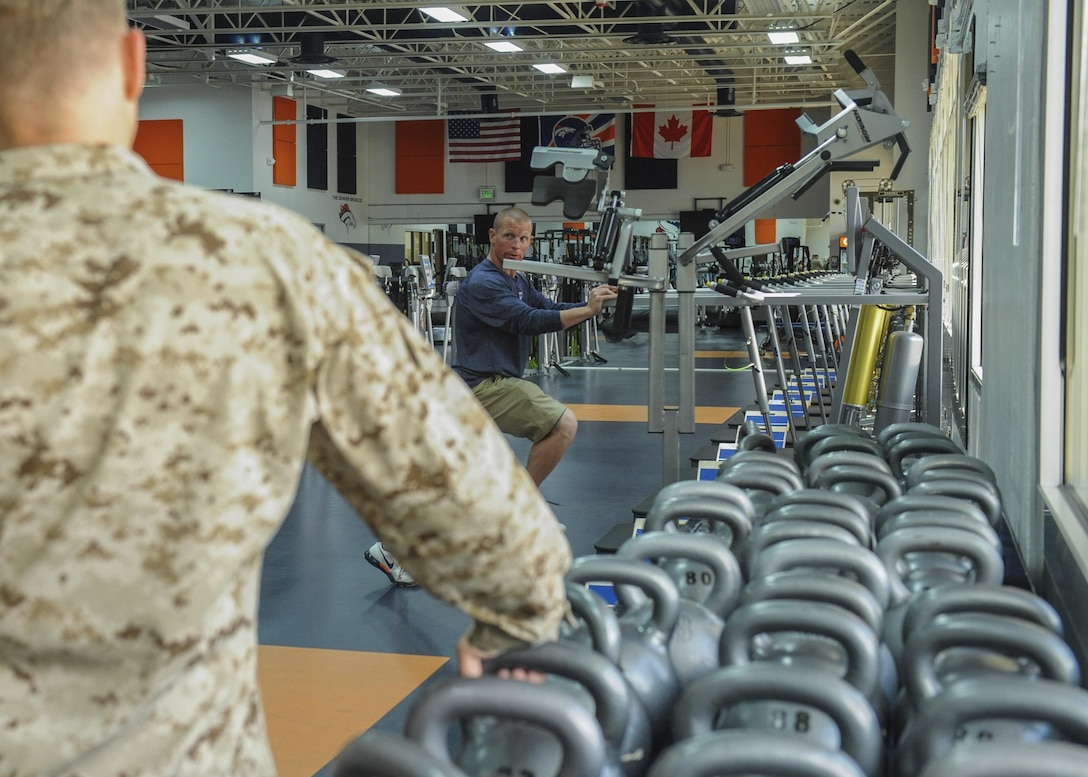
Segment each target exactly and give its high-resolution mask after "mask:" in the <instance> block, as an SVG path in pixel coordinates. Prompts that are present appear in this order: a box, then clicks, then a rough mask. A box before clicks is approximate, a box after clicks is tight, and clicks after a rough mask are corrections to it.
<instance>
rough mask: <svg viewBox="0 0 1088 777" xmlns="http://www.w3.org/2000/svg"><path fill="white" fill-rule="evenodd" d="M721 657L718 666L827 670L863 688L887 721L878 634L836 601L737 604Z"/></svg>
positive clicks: (886, 705) (771, 601)
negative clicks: (768, 665) (764, 665)
mask: <svg viewBox="0 0 1088 777" xmlns="http://www.w3.org/2000/svg"><path fill="white" fill-rule="evenodd" d="M719 659H720V661H721V664H722V666H744V665H747V664H751V663H756V662H766V663H776V664H781V665H783V666H803V667H808V668H811V669H818V670H820V671H825V672H828V673H830V674H833V675H835V676H836V677H841V678H843V679H844V680H846V681H847V682H848V683H850V684H851V685H852V686H854V687H855V688H857V689H858V690H859V691H861V692H862V693H863V694H864V695H865V698H867V699H869V701H870V703H871V704H872V705H873V709H874V710H875V711H876V712H877V715H878V717H879V719H880V720H881V721H885V720H887V719H888V711H889V709H890V702H889V700H888V698H887V697H886V696H885V694H884V689H883V688H882V687H881V685H880V679H881V678H880V672H881V664H880V642H879V637H878V635H877V632H875V631H873V629H871V628H870V627H869V624H867V623H866V622H865V621H864V620H862V619H861V618H860V617H858V616H857V615H855V614H854V613H853V612H851V611H849V610H847V609H845V608H843V607H839V606H838V605H834V604H829V603H827V602H819V601H812V600H801V599H768V600H764V601H761V602H753V603H751V604H746V605H744V606H743V607H738V608H737V609H736V610H734V611H733V614H732V615H730V616H729V620H728V621H727V623H726V625H725V628H723V629H722V637H721V643H720V652H719Z"/></svg>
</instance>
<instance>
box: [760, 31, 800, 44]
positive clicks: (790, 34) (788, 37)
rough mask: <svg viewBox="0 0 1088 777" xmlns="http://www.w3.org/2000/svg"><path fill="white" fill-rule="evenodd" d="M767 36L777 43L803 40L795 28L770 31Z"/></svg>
mask: <svg viewBox="0 0 1088 777" xmlns="http://www.w3.org/2000/svg"><path fill="white" fill-rule="evenodd" d="M767 37H768V38H769V39H770V41H771V43H776V44H781V43H797V42H798V41H800V40H801V38H800V37H798V35H797V33H796V32H794V31H793V30H781V31H779V32H768V33H767Z"/></svg>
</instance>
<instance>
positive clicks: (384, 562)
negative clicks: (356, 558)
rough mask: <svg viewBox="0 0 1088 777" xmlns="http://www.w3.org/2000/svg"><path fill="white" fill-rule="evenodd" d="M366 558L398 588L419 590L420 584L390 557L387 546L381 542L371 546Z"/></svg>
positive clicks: (364, 554)
mask: <svg viewBox="0 0 1088 777" xmlns="http://www.w3.org/2000/svg"><path fill="white" fill-rule="evenodd" d="M363 558H365V559H366V560H367V561H368V562H369V563H370V565H371V566H373V567H376V568H377V569H380V570H381V571H382V572H384V573H385V576H386V577H388V578H389V582H390V583H392V584H393V585H395V586H397V587H398V588H418V587H419V583H417V582H416V581H415V579H414V578H413V577H412V576H411V575H409V574H408V573H407V572H405V571H404V567H402V566H401V565H400V564H398V563H397V560H396V559H395V558H393V557H392V556H390V555H389V553H388V551H386V549H385V546H383V545H382V544H381V543H380V542H375V543H374V544H373V545H371V546H370V547H369V548H368V549H367V550H366V552H365V553H363Z"/></svg>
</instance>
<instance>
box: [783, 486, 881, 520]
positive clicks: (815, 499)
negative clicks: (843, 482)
mask: <svg viewBox="0 0 1088 777" xmlns="http://www.w3.org/2000/svg"><path fill="white" fill-rule="evenodd" d="M792 504H806V505H831V506H832V507H842V508H845V509H848V510H853V511H854V512H855V513H857V514H858V517H859V518H860V519H861V520H862V521H864V522H866V523H868V524H869V525H870V526H871V525H872V523H873V515H874V514H875V513H874V510H873V509H872V507H873V505H872V503H871V502H869V501H867V500H865V499H861V498H860V497H857V496H854V495H852V494H841V493H836V494H833V493H831V492H830V491H824V490H822V489H819V488H803V489H801V490H800V491H794V492H792V493H789V494H782V496H779V497H775V498H774V499H772V500H771V503H770V504H769V505H768V506H767V509H768V511H769V512H773V511H774V510H777V509H778V508H780V507H784V506H786V505H792Z"/></svg>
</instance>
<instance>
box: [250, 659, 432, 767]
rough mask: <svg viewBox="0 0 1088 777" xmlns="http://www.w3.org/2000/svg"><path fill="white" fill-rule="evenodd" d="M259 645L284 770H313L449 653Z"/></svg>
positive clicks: (272, 731)
mask: <svg viewBox="0 0 1088 777" xmlns="http://www.w3.org/2000/svg"><path fill="white" fill-rule="evenodd" d="M257 650H258V678H259V681H260V687H261V695H262V696H263V698H264V708H265V717H266V718H267V721H268V736H269V739H270V740H271V743H272V754H273V756H275V759H276V768H277V769H278V770H279V777H311V776H312V775H313V774H315V773H316V772H317V771H318V770H319V769H321V767H322V766H324V765H325V764H326V763H328V762H329V761H330V760H331V759H332V758H333V757H334V756H335V755H336V754H337V753H339V752H340V750H341V749H343V747H344V745H346V744H347V743H348V742H349V741H351V740H352V739H353V738H354V737H356V736H358V735H359V734H361V733H363V732H364V731H366V730H367V729H368V728H370V727H371V726H373V725H374V724H375V723H376V722H377V721H378V720H380V719H381V718H382V716H383V715H385V714H386V713H387V712H389V711H390V710H391V709H393V707H395V706H396V705H397V704H399V703H400V702H401V700H403V699H404V698H405V697H407V696H408V694H410V693H411V692H412V691H414V690H415V689H416V688H418V687H419V686H420V684H421V683H422V682H423V681H424V680H426V679H427V678H428V677H430V676H431V675H432V674H434V672H435V671H437V670H438V669H439V668H440V667H441V666H442V665H443V664H445V663H446V662H447V661H448V660H449V659H447V658H446V657H444V656H411V655H401V654H395V653H369V652H359V651H351V650H316V649H313V648H297V647H281V646H278V645H260V646H258V648H257Z"/></svg>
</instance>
